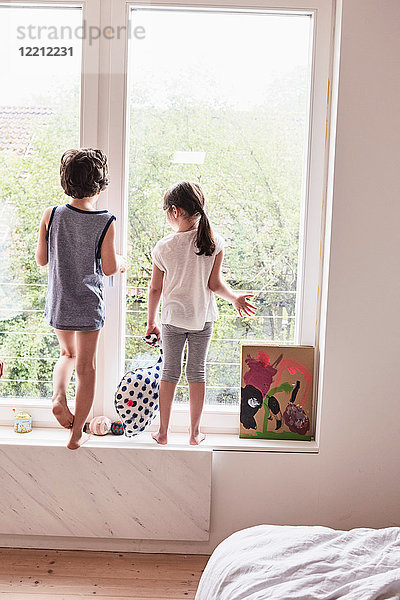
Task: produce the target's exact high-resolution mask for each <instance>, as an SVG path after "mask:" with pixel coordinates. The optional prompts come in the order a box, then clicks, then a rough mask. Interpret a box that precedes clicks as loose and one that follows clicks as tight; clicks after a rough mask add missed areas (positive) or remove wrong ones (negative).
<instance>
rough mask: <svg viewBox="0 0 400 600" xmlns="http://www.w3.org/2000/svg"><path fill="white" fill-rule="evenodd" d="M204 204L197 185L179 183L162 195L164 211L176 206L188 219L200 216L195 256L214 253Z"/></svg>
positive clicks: (202, 195)
mask: <svg viewBox="0 0 400 600" xmlns="http://www.w3.org/2000/svg"><path fill="white" fill-rule="evenodd" d="M204 204H205V199H204V194H203V190H202V189H201V187H200V186H199V184H198V183H192V182H190V181H179V182H178V183H176V184H175V185H173V186H172V187H171V188H170V189H169V190H168V191H167V192H165V194H164V202H163V208H164V210H171V208H172V206H178V207H179V208H182V209H183V210H185V211H186V212H187V214H188V216H189V217H195V216H196V215H200V219H199V223H198V225H197V235H196V242H195V244H196V246H197V248H198V249H199V251H198V252H196V254H198V255H202V254H205V256H212V254H214V252H215V240H214V235H213V232H212V229H211V225H210V221H209V220H208V217H207V215H206V213H205V211H204Z"/></svg>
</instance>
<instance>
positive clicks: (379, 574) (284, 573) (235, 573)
mask: <svg viewBox="0 0 400 600" xmlns="http://www.w3.org/2000/svg"><path fill="white" fill-rule="evenodd" d="M339 598H340V599H342V600H400V528H399V527H389V528H386V529H353V530H351V531H335V530H333V529H329V528H328V527H287V526H284V527H283V526H276V525H275V526H274V525H259V526H257V527H251V528H250V529H245V530H243V531H238V532H237V533H234V534H233V535H231V536H230V537H228V538H227V539H226V540H225V541H223V542H222V543H221V544H220V545H219V546H218V547H217V548H216V549H215V551H214V552H213V554H212V555H211V557H210V560H209V561H208V564H207V566H206V568H205V570H204V573H203V575H202V577H201V580H200V583H199V587H198V590H197V594H196V598H195V600H267V599H268V600H269V599H273V600H278V599H279V600H320V599H321V600H322V599H323V600H335V599H339Z"/></svg>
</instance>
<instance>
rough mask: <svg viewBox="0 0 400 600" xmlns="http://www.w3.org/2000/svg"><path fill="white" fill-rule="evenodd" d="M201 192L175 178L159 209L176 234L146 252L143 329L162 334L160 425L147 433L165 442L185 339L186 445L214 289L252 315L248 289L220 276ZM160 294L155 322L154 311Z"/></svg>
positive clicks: (196, 430)
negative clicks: (148, 271) (240, 290)
mask: <svg viewBox="0 0 400 600" xmlns="http://www.w3.org/2000/svg"><path fill="white" fill-rule="evenodd" d="M204 204H205V199H204V194H203V191H202V189H201V187H200V186H199V185H198V184H197V183H190V182H189V181H181V182H179V183H177V184H175V185H174V186H173V187H172V188H170V189H169V190H168V191H167V192H166V194H165V195H164V204H163V208H164V210H165V211H166V213H167V220H168V222H169V224H170V225H171V227H172V228H173V229H174V230H175V232H176V233H172V234H171V235H168V236H167V237H165V238H163V239H162V240H160V241H159V242H158V243H157V244H156V246H155V247H154V249H153V251H152V257H153V274H152V279H151V283H150V288H149V305H148V321H147V331H146V334H149V333H156V334H157V338H159V337H160V334H161V338H162V342H163V352H164V365H163V371H162V375H161V383H160V427H159V430H158V432H157V433H156V434H154V435H153V438H154V439H155V440H156V442H158V443H159V444H166V443H167V441H168V439H167V433H168V425H169V420H170V416H171V407H172V401H173V399H174V395H175V389H176V385H177V383H178V381H179V379H180V376H181V371H182V355H183V348H184V346H185V342H186V340H187V343H188V353H187V364H186V377H187V380H188V384H189V402H190V429H189V442H190V444H191V445H197V444H200V442H202V441H203V440H204V438H205V435H204V434H203V433H201V432H200V418H201V413H202V410H203V404H204V396H205V365H206V358H207V353H208V348H209V345H210V341H211V335H212V327H213V321H214V320H215V319H216V318H217V317H218V311H217V304H216V302H215V297H214V294H213V292H214V293H216V294H218V296H221V297H222V298H225V300H228V301H229V302H231V303H232V304H233V306H234V307H235V308H236V310H237V311H238V312H239V315H240V316H241V317H242V316H243V313H245V314H246V315H252V314H254V313H255V311H256V307H255V306H253V305H252V304H250V303H249V302H248V301H247V298H248V297H249V296H252V294H237V293H234V292H233V291H232V290H231V288H230V287H229V286H228V285H227V284H226V283H225V281H224V280H223V278H222V275H221V265H222V259H223V245H224V240H223V239H222V237H221V236H219V235H214V234H213V232H212V230H211V227H210V223H209V220H208V218H207V215H206V213H205V211H204ZM161 294H162V310H161V324H162V325H161V326H162V331H161V332H160V329H159V327H158V325H157V323H156V314H157V311H158V306H159V302H160V298H161Z"/></svg>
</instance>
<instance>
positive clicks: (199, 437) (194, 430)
mask: <svg viewBox="0 0 400 600" xmlns="http://www.w3.org/2000/svg"><path fill="white" fill-rule="evenodd" d="M212 330H213V324H212V322H208V323H206V324H205V326H204V329H203V330H202V331H192V332H189V333H188V357H187V364H186V378H187V380H188V383H189V402H190V437H189V442H190V444H191V445H192V446H197V445H198V444H200V443H201V442H202V441H203V440H204V439H205V437H206V436H205V435H204V433H201V431H200V419H201V414H202V412H203V406H204V398H205V395H206V383H205V382H206V360H207V354H208V349H209V347H210V342H211V336H212Z"/></svg>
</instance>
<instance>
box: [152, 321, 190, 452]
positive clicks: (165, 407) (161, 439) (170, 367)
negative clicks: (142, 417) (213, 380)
mask: <svg viewBox="0 0 400 600" xmlns="http://www.w3.org/2000/svg"><path fill="white" fill-rule="evenodd" d="M161 340H162V347H163V370H162V374H161V382H160V399H159V405H160V426H159V429H158V432H157V433H153V434H152V437H153V439H154V440H156V442H157V443H158V444H166V443H167V442H168V426H169V421H170V418H171V409H172V402H173V399H174V396H175V390H176V386H177V383H178V381H179V379H180V376H181V371H182V355H183V348H184V346H185V342H186V331H185V330H184V329H181V328H180V327H174V326H173V325H162V333H161Z"/></svg>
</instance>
